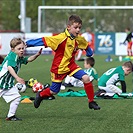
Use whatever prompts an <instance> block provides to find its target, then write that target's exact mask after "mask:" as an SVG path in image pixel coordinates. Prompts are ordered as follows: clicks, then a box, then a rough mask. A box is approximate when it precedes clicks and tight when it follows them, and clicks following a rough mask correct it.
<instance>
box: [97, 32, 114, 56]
mask: <svg viewBox="0 0 133 133" xmlns="http://www.w3.org/2000/svg"><path fill="white" fill-rule="evenodd" d="M95 54H101V55H102V54H107V55H110V54H115V33H96V34H95Z"/></svg>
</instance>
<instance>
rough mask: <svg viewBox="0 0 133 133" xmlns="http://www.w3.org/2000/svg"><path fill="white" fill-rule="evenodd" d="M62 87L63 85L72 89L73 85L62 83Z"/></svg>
mask: <svg viewBox="0 0 133 133" xmlns="http://www.w3.org/2000/svg"><path fill="white" fill-rule="evenodd" d="M62 85H64V86H65V87H73V85H72V84H71V83H68V84H67V83H62Z"/></svg>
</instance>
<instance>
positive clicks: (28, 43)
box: [26, 37, 45, 47]
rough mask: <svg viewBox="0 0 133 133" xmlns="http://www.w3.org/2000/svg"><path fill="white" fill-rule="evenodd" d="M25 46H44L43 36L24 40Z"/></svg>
mask: <svg viewBox="0 0 133 133" xmlns="http://www.w3.org/2000/svg"><path fill="white" fill-rule="evenodd" d="M26 46H27V47H36V46H45V44H44V41H43V37H41V38H38V39H31V40H28V41H26Z"/></svg>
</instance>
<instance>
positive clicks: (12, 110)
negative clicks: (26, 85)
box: [7, 97, 20, 117]
mask: <svg viewBox="0 0 133 133" xmlns="http://www.w3.org/2000/svg"><path fill="white" fill-rule="evenodd" d="M19 103H20V97H18V98H16V99H15V100H13V101H12V102H11V103H10V108H9V112H8V115H7V117H11V116H14V115H15V113H16V110H17V108H18V105H19Z"/></svg>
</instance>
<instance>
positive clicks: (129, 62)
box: [122, 61, 133, 71]
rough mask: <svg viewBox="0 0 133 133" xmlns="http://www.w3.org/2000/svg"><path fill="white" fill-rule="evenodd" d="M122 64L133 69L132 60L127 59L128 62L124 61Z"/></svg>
mask: <svg viewBox="0 0 133 133" xmlns="http://www.w3.org/2000/svg"><path fill="white" fill-rule="evenodd" d="M122 66H124V67H127V68H130V69H131V70H132V71H133V63H132V62H131V61H127V62H125V63H123V65H122Z"/></svg>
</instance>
